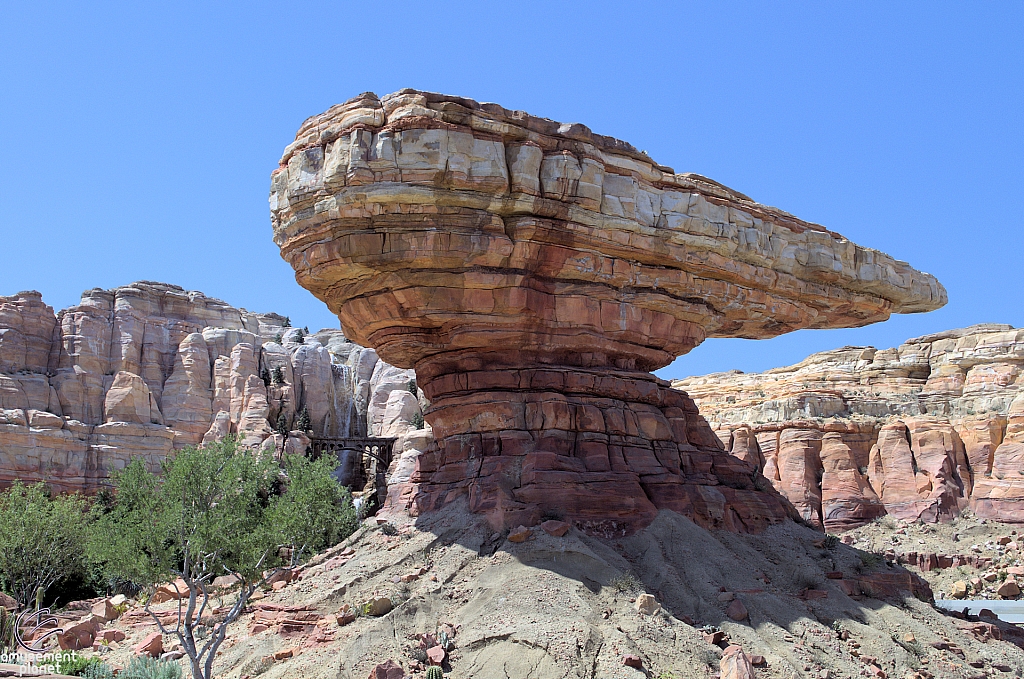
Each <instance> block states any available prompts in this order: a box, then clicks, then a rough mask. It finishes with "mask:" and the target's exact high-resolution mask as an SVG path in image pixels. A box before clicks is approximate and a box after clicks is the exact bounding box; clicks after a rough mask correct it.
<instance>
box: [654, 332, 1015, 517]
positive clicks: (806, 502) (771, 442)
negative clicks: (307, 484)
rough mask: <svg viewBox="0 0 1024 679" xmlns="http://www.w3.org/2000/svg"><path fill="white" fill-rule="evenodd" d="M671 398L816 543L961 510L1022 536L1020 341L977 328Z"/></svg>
mask: <svg viewBox="0 0 1024 679" xmlns="http://www.w3.org/2000/svg"><path fill="white" fill-rule="evenodd" d="M673 386H674V387H676V388H678V389H681V390H684V391H686V392H687V393H689V394H690V396H691V397H693V399H694V400H695V401H696V402H697V405H698V407H699V408H700V411H701V413H702V414H703V415H704V416H705V417H706V418H707V419H708V420H709V421H710V422H711V424H712V426H713V427H714V428H715V429H716V431H717V433H718V435H719V438H720V439H721V440H722V443H723V444H724V445H725V447H726V448H727V449H728V450H730V451H731V452H732V453H733V454H734V455H736V456H738V457H741V458H743V459H746V460H749V461H752V462H755V463H757V464H758V465H760V466H761V468H762V469H763V470H764V475H765V476H766V477H767V478H768V479H770V480H771V481H772V483H774V484H775V487H776V488H777V489H778V490H780V491H781V492H782V493H783V494H784V495H785V496H786V497H787V498H789V500H790V501H791V502H792V503H793V504H794V505H796V507H797V508H798V509H799V510H800V511H801V513H802V514H803V516H804V517H805V518H806V519H808V520H810V521H812V522H814V523H817V524H818V525H824V527H825V529H826V530H831V531H835V530H845V529H848V528H852V527H855V526H859V525H862V524H864V523H866V522H867V521H870V520H871V519H873V518H875V517H878V516H881V515H883V514H887V513H888V514H892V515H893V516H896V517H898V518H903V519H921V520H924V521H936V520H941V519H945V518H949V517H952V516H954V515H955V514H957V513H958V512H959V511H960V510H962V509H964V508H965V507H970V508H971V509H972V510H974V511H975V512H976V513H977V514H978V515H979V516H982V517H987V518H994V519H999V520H1001V521H1014V522H1024V329H1014V328H1013V327H1011V326H1008V325H994V324H993V325H977V326H973V327H970V328H964V329H960V330H950V331H947V332H942V333H938V334H934V335H927V336H925V337H919V338H916V339H911V340H908V341H907V342H905V343H904V344H902V345H900V346H899V347H897V348H895V349H885V350H878V349H875V348H874V347H843V348H842V349H836V350H835V351H826V352H822V353H819V354H814V355H812V356H809V357H808V358H807V359H805V360H804V361H802V362H800V363H798V364H796V365H793V366H789V367H785V368H776V369H774V370H769V371H767V372H764V373H758V374H744V373H740V372H731V373H717V374H713V375H704V376H701V377H691V378H687V379H685V380H678V381H676V382H674V383H673Z"/></svg>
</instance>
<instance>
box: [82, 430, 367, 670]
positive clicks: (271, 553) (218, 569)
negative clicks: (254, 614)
mask: <svg viewBox="0 0 1024 679" xmlns="http://www.w3.org/2000/svg"><path fill="white" fill-rule="evenodd" d="M331 471H332V469H331V467H330V465H329V464H327V463H326V460H325V461H324V462H322V463H321V462H319V461H318V462H310V461H308V460H306V459H305V458H302V457H299V456H286V458H285V461H284V467H283V469H282V467H281V466H279V465H278V464H277V463H276V462H275V461H274V460H273V457H272V456H271V455H266V454H263V453H261V452H260V451H258V450H251V449H247V448H238V447H237V445H236V443H235V441H234V439H232V438H229V439H226V440H225V441H223V442H220V443H215V444H209V445H207V446H205V447H203V448H201V449H197V448H191V447H188V448H184V449H182V450H181V451H180V452H179V453H178V454H177V456H176V457H175V458H174V459H171V460H168V461H166V462H165V463H164V468H163V475H162V478H158V477H157V476H156V475H155V474H152V473H150V472H149V471H148V470H147V469H146V468H145V466H144V465H143V464H142V462H141V460H138V459H136V460H133V461H132V462H131V463H130V464H129V465H128V466H127V467H126V468H125V469H124V470H123V471H122V472H120V473H119V474H118V475H117V477H116V492H117V501H116V504H115V505H114V507H113V508H112V509H111V511H110V512H109V513H107V514H104V515H103V516H100V517H99V518H98V519H97V520H96V523H95V524H94V529H93V530H92V531H91V535H90V539H89V549H88V552H89V557H90V559H91V560H92V561H94V562H95V563H97V564H99V565H100V566H101V567H102V569H103V570H104V571H105V573H106V574H108V576H112V577H120V578H127V579H130V580H132V581H134V582H137V583H144V584H146V585H148V586H153V585H156V584H157V583H160V582H166V581H170V580H174V579H175V578H180V580H181V581H183V582H184V587H185V589H186V590H187V591H186V592H184V594H185V596H183V597H182V598H181V599H179V600H178V615H177V617H176V619H175V621H174V625H173V627H171V625H170V624H167V623H165V619H163V618H160V617H158V616H157V615H156V614H155V613H154V612H153V611H151V610H150V608H149V606H148V605H147V607H146V610H147V612H149V613H150V615H151V616H152V617H153V619H154V620H156V622H157V625H158V626H159V628H160V631H161V632H162V633H163V634H173V635H176V636H177V637H178V639H179V640H180V641H181V645H182V649H183V650H184V652H185V654H186V655H187V656H188V659H189V667H190V669H191V673H192V676H193V678H194V679H212V677H213V676H214V671H213V663H214V660H215V659H216V656H217V651H218V649H219V648H220V646H221V644H222V643H223V642H224V639H225V636H226V634H227V630H228V627H229V626H230V625H231V624H232V623H233V622H235V620H237V619H238V618H239V616H240V615H241V614H242V613H243V611H244V610H245V606H246V603H247V602H248V601H249V599H250V597H251V596H252V595H253V593H254V592H255V591H256V589H257V588H258V587H259V586H260V585H266V582H267V578H268V577H270V576H271V575H273V573H274V572H276V571H277V570H278V569H280V568H282V567H286V566H288V565H295V564H297V563H299V562H301V561H302V560H303V559H305V558H306V557H307V556H308V555H310V554H312V553H314V552H315V551H316V550H319V549H322V548H323V547H325V546H327V545H329V544H331V543H332V542H336V541H338V540H340V539H343V538H344V537H347V536H348V535H349V534H351V532H352V531H353V530H355V526H356V522H355V511H354V510H353V508H352V502H351V497H350V496H349V494H348V492H347V491H346V490H345V489H344V488H342V487H341V486H340V485H338V483H337V482H336V481H335V480H334V479H333V478H331V476H330V472H331ZM282 548H288V549H282ZM281 553H285V554H289V553H290V554H291V563H290V564H286V563H284V562H282V561H281V559H280V557H279V554H281ZM229 573H233V574H235V575H236V576H237V577H238V578H239V580H240V587H239V588H238V590H237V594H236V595H235V597H236V598H235V600H234V602H233V603H232V604H231V605H230V607H229V608H228V610H227V612H226V613H224V614H222V615H220V616H218V617H217V620H218V622H215V623H212V625H210V626H208V629H207V630H204V631H203V632H200V633H198V634H197V632H198V628H199V627H200V626H201V624H200V622H199V621H200V619H201V617H202V615H203V613H204V612H206V610H207V608H208V607H209V606H211V603H210V601H211V596H210V593H209V585H210V583H211V582H212V580H213V578H215V577H217V576H218V575H225V574H229ZM175 586H178V585H175ZM203 626H204V627H207V626H206V625H205V624H204V625H203Z"/></svg>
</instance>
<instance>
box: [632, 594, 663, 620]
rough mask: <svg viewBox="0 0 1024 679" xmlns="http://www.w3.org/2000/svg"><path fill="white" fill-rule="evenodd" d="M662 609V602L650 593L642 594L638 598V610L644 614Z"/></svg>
mask: <svg viewBox="0 0 1024 679" xmlns="http://www.w3.org/2000/svg"><path fill="white" fill-rule="evenodd" d="M660 610H661V604H659V603H658V600H657V599H655V598H654V597H653V596H652V595H650V594H641V595H640V596H638V597H637V598H636V611H637V613H641V614H643V615H654V614H655V613H657V612H658V611H660Z"/></svg>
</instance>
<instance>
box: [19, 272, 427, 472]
mask: <svg viewBox="0 0 1024 679" xmlns="http://www.w3.org/2000/svg"><path fill="white" fill-rule="evenodd" d="M302 334H303V333H302V331H301V330H299V329H297V328H289V327H286V319H285V317H284V316H280V315H278V314H257V313H252V312H249V311H246V310H245V309H236V308H234V307H232V306H230V305H228V304H226V303H224V302H222V301H220V300H217V299H212V298H209V297H206V296H205V295H203V294H202V293H200V292H194V291H186V290H184V289H182V288H180V287H177V286H173V285H167V284H163V283H152V282H138V283H133V284H131V285H128V286H124V287H120V288H115V289H113V290H100V289H94V290H88V291H86V292H85V293H83V295H82V300H81V303H80V304H79V305H77V306H74V307H71V308H68V309H64V310H63V311H60V312H59V313H57V314H54V311H53V309H52V308H51V307H49V306H47V305H46V304H45V303H44V302H43V300H42V296H41V295H40V294H39V293H38V292H21V293H18V294H16V295H13V296H10V297H0V487H2V486H5V485H7V484H9V483H10V482H11V481H13V480H14V479H21V480H23V481H28V482H31V481H37V480H43V481H47V482H48V483H50V484H51V486H52V487H54V488H55V489H57V490H64V491H71V490H83V491H86V492H92V491H95V490H96V489H98V488H99V487H100V486H101V485H102V484H104V483H105V482H106V480H107V479H108V478H109V476H110V473H111V472H112V471H114V470H117V469H120V468H122V467H123V466H124V465H125V464H126V463H127V461H128V460H129V459H130V458H132V457H138V456H141V457H143V458H144V459H145V460H146V462H147V464H148V465H149V467H150V468H151V469H153V470H154V471H156V470H158V469H159V466H160V463H161V461H162V460H163V459H164V458H166V457H167V456H169V455H173V452H174V451H175V450H177V449H180V448H182V447H183V446H186V445H196V444H201V443H203V442H204V441H211V440H218V439H221V438H223V437H224V436H226V435H227V434H235V435H237V436H238V437H239V439H240V440H241V441H242V443H243V444H245V445H249V446H266V447H270V446H277V447H278V448H281V447H283V443H284V441H283V439H284V437H282V436H280V435H274V427H275V425H276V424H277V423H278V421H279V419H280V415H281V414H282V413H283V414H284V416H285V417H284V419H285V422H286V423H287V425H288V426H289V427H294V426H295V425H296V423H297V418H298V414H299V413H300V412H301V410H302V408H306V410H307V411H308V413H309V416H310V421H311V430H312V433H313V435H314V436H332V437H333V436H340V437H345V436H365V435H367V434H369V435H376V436H381V435H384V436H398V435H401V434H405V433H407V432H408V431H410V430H411V429H413V426H412V424H411V422H412V420H413V419H414V416H415V415H416V414H418V413H420V401H419V399H418V398H417V397H415V396H413V394H412V393H410V392H409V390H408V386H409V382H410V380H414V379H415V373H413V371H411V370H402V369H399V368H395V367H393V366H390V365H388V364H387V363H385V362H383V361H380V360H379V359H378V358H377V355H376V353H375V352H374V351H373V350H372V349H367V348H364V347H361V346H359V345H357V344H353V343H352V342H350V341H348V340H347V339H346V338H345V336H344V335H343V334H342V332H341V331H340V330H321V331H320V332H317V333H314V334H311V335H309V336H306V337H304V338H303V337H302ZM296 434H298V432H296ZM288 441H289V442H290V443H289V445H290V446H291V447H293V448H296V447H301V445H302V444H301V443H300V442H301V441H303V438H302V437H301V436H298V435H296V436H295V437H294V438H289V439H288Z"/></svg>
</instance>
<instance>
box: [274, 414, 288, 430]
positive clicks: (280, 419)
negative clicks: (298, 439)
mask: <svg viewBox="0 0 1024 679" xmlns="http://www.w3.org/2000/svg"><path fill="white" fill-rule="evenodd" d="M274 431H276V432H277V433H278V434H281V435H282V436H288V418H287V417H285V415H284V413H283V412H282V413H281V414H280V415H278V416H277V426H276V427H274Z"/></svg>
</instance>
